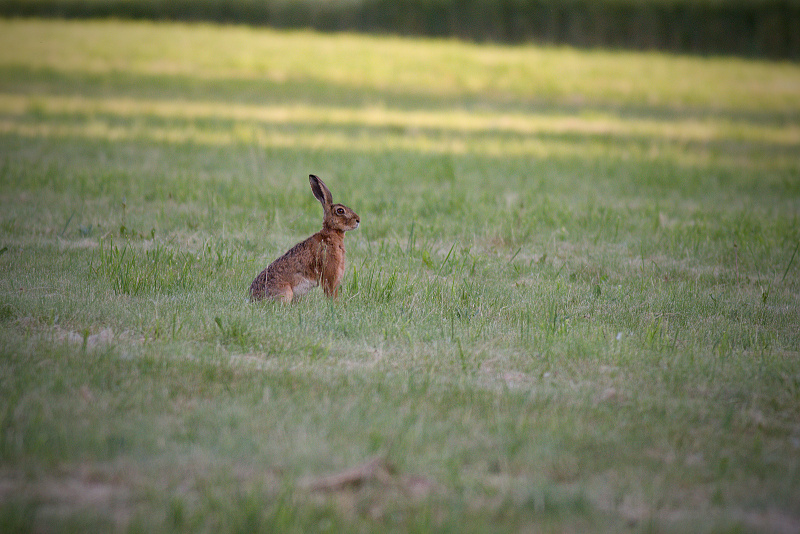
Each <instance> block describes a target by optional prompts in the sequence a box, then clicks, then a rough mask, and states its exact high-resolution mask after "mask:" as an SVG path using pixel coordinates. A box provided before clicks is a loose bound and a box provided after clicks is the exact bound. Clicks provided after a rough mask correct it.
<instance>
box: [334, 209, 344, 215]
mask: <svg viewBox="0 0 800 534" xmlns="http://www.w3.org/2000/svg"><path fill="white" fill-rule="evenodd" d="M336 213H338V214H339V215H344V208H336Z"/></svg>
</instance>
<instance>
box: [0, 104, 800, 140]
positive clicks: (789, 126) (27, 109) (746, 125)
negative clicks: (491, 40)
mask: <svg viewBox="0 0 800 534" xmlns="http://www.w3.org/2000/svg"><path fill="white" fill-rule="evenodd" d="M0 112H1V113H8V114H15V115H21V114H24V113H40V114H43V115H47V114H50V115H52V114H62V113H68V114H76V115H79V114H93V113H103V114H110V115H114V116H118V117H125V118H131V117H158V118H166V119H171V118H176V119H199V118H202V119H230V120H241V121H249V122H250V121H258V122H264V123H271V124H302V125H310V124H322V125H336V126H364V127H387V128H388V127H391V128H407V129H409V130H413V129H435V130H441V131H448V132H464V133H495V134H503V133H513V134H525V135H537V134H577V135H616V136H642V137H645V136H646V137H649V138H652V139H663V140H670V141H684V142H686V141H699V142H710V141H723V140H736V141H754V142H761V143H772V144H778V145H800V124H794V123H785V124H781V125H770V126H766V125H762V124H754V123H751V122H745V121H736V120H731V119H725V118H720V117H708V118H704V119H697V118H690V119H685V118H677V117H676V118H668V119H663V120H655V119H649V118H648V119H643V118H638V117H620V116H615V115H612V114H608V113H596V112H595V113H591V114H587V115H580V114H579V115H575V114H563V113H536V114H532V113H530V114H525V113H513V114H512V113H488V112H481V111H465V110H460V109H442V110H435V111H434V110H421V111H406V110H399V109H392V108H389V107H385V106H367V107H359V108H347V107H331V106H310V105H307V104H297V105H278V106H276V105H263V106H259V105H247V104H236V103H220V102H185V101H184V102H180V101H158V100H136V99H132V98H104V99H98V98H92V99H89V98H83V97H63V96H41V95H37V96H28V95H10V94H0Z"/></svg>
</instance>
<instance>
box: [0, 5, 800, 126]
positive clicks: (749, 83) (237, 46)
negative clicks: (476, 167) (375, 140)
mask: <svg viewBox="0 0 800 534" xmlns="http://www.w3.org/2000/svg"><path fill="white" fill-rule="evenodd" d="M0 65H4V66H24V67H25V68H34V69H52V70H55V71H58V72H83V73H115V72H127V73H141V74H144V73H146V74H159V75H175V76H190V77H192V78H197V79H212V78H213V79H249V80H270V81H272V82H275V83H282V82H285V81H296V82H304V81H307V82H313V83H314V84H317V85H318V86H319V87H324V86H326V85H332V86H335V87H344V88H351V89H356V90H364V89H367V90H377V91H382V92H388V93H391V94H409V95H410V94H424V95H440V96H441V95H444V96H449V97H455V98H459V97H470V96H479V97H481V98H483V97H487V96H490V97H491V98H499V99H505V98H509V99H512V100H513V99H523V100H530V99H536V100H542V99H544V100H547V101H552V100H557V101H562V102H566V103H570V104H576V103H577V104H580V103H581V102H592V103H594V104H597V103H601V102H604V103H617V104H624V105H627V106H629V105H632V104H638V105H646V106H658V107H669V108H686V107H691V108H707V109H715V110H731V109H736V110H761V111H763V110H771V111H778V112H787V111H788V112H797V111H798V110H800V67H798V66H796V65H794V64H789V63H786V64H774V63H766V62H754V61H741V60H732V59H725V58H710V59H703V58H690V57H679V56H678V57H676V56H669V55H663V54H634V53H625V54H622V53H616V52H603V51H593V52H586V51H580V50H573V49H569V48H540V47H533V46H519V47H507V46H476V45H470V44H465V43H459V42H456V41H437V40H409V39H399V38H389V37H367V36H358V35H347V34H337V35H324V34H314V33H310V32H276V31H267V30H254V29H252V28H246V27H231V26H222V27H220V26H210V25H188V24H186V25H167V24H153V23H130V22H118V23H115V24H113V25H108V24H104V23H102V22H96V21H95V22H64V21H42V20H11V21H8V20H5V21H3V20H0Z"/></svg>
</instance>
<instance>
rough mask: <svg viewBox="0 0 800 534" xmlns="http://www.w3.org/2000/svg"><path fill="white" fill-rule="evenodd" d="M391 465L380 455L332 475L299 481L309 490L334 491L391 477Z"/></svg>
mask: <svg viewBox="0 0 800 534" xmlns="http://www.w3.org/2000/svg"><path fill="white" fill-rule="evenodd" d="M393 470H394V469H393V467H392V466H391V464H389V462H388V461H387V460H386V458H385V457H384V456H382V455H378V456H374V457H373V458H370V459H369V460H367V461H366V462H364V463H362V464H359V465H357V466H355V467H351V468H350V469H346V470H344V471H341V472H339V473H335V474H333V475H328V476H323V477H314V478H310V479H306V480H304V481H301V482H300V485H301V486H302V487H305V488H307V489H309V490H311V491H336V490H340V489H343V488H345V487H348V486H359V485H361V484H364V483H366V482H369V481H371V480H379V481H385V480H387V479H389V478H390V477H391V474H392V471H393Z"/></svg>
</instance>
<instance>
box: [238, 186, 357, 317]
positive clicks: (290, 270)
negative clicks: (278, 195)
mask: <svg viewBox="0 0 800 534" xmlns="http://www.w3.org/2000/svg"><path fill="white" fill-rule="evenodd" d="M308 181H309V183H310V184H311V191H312V192H313V193H314V196H315V197H317V200H319V201H320V203H321V204H322V213H323V216H322V230H320V231H319V232H317V233H316V234H314V235H312V236H311V237H309V238H308V239H306V240H305V241H302V242H300V243H298V244H296V245H295V246H293V247H292V248H291V249H289V251H288V252H286V254H284V255H283V256H281V257H280V258H278V259H277V260H275V261H273V262H272V263H270V264H269V266H268V267H267V268H266V269H264V270H263V271H261V273H260V274H259V275H258V276H256V279H255V280H253V283H252V284H250V300H251V301H257V300H263V299H274V300H279V301H281V302H284V303H289V302H292V300H293V299H295V298H298V297H301V296H302V295H304V294H305V293H307V292H308V291H309V290H310V289H313V288H315V287H317V286H318V285H320V284H322V289H323V291H325V294H326V295H327V296H329V297H331V298H336V296H337V295H338V293H339V284H341V283H342V277H343V276H344V233H345V232H346V231H348V230H355V229H356V228H358V224H359V223H360V222H361V219H360V218H359V216H358V215H356V213H355V212H354V211H353V210H351V209H350V208H348V207H347V206H344V205H342V204H334V203H333V197H332V196H331V192H330V190H329V189H328V187H327V186H326V185H325V183H324V182H323V181H322V180H320V179H319V178H318V177H316V176H314V175H313V174H310V175H309V176H308Z"/></svg>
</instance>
